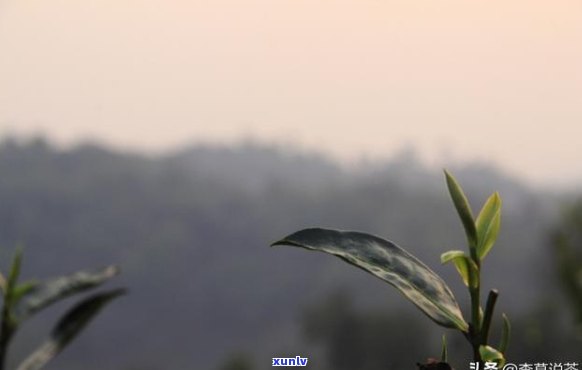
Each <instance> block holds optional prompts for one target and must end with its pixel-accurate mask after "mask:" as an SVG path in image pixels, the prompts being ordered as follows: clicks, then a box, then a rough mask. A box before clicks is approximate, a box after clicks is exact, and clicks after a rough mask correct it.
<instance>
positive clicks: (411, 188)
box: [0, 138, 582, 370]
mask: <svg viewBox="0 0 582 370" xmlns="http://www.w3.org/2000/svg"><path fill="white" fill-rule="evenodd" d="M450 170H451V171H452V172H453V173H454V174H455V175H456V176H457V178H458V179H459V181H460V182H461V183H462V184H463V187H464V188H465V190H466V192H467V194H468V195H469V198H470V201H471V203H472V204H473V205H474V208H477V206H478V205H480V204H482V202H483V201H484V200H485V197H486V196H487V195H488V194H490V193H491V192H493V191H496V190H498V191H499V192H500V193H501V196H502V198H503V200H504V207H503V216H502V228H501V233H500V238H499V242H498V246H497V247H496V249H495V251H494V252H492V254H491V256H490V258H489V259H488V261H487V264H486V266H485V272H484V276H485V278H486V280H485V282H484V285H485V287H486V288H492V287H496V288H499V289H500V291H501V296H500V299H499V312H501V311H505V312H507V313H508V315H509V316H510V318H512V321H513V322H514V323H515V335H514V338H513V341H512V346H510V351H509V355H510V356H511V355H513V356H515V358H516V359H523V360H529V361H533V360H535V359H536V356H539V357H542V358H541V360H545V361H549V360H563V361H566V360H578V361H579V360H580V358H579V357H580V351H579V348H581V347H580V346H581V344H582V342H580V341H579V340H580V336H579V334H576V333H575V332H574V330H570V329H569V328H570V327H571V325H570V324H571V320H573V315H571V311H570V309H569V307H568V301H567V300H566V299H565V297H564V296H563V293H562V291H561V289H560V283H559V279H558V273H557V272H556V263H555V256H554V252H553V249H552V247H551V243H550V239H551V238H550V235H551V231H552V230H553V228H554V227H555V225H556V224H557V223H558V222H559V216H560V214H561V207H562V206H563V205H564V204H568V203H569V202H571V201H572V200H573V198H572V197H573V195H571V194H570V195H565V194H555V193H549V192H547V191H541V190H537V189H535V188H533V187H530V186H529V185H528V184H526V183H524V182H522V181H521V180H519V179H517V178H513V177H511V175H508V174H506V173H503V172H500V171H498V170H497V169H496V168H494V167H491V166H488V165H484V164H466V165H463V166H462V167H459V166H453V167H452V168H450ZM308 226H325V227H331V228H338V229H352V230H361V231H366V232H370V233H374V234H377V235H380V236H382V237H385V238H387V239H390V240H393V241H394V242H396V243H398V244H400V245H402V246H403V247H405V248H407V249H408V250H409V251H411V252H412V253H414V254H415V255H417V256H418V257H419V258H421V259H422V260H423V261H425V262H427V264H428V265H429V266H430V267H431V268H433V269H434V270H435V271H437V272H438V273H439V274H442V275H443V276H445V277H447V279H450V280H453V281H455V282H458V284H456V285H455V284H452V287H453V289H454V290H455V292H456V295H457V298H458V299H459V300H460V301H461V302H462V303H463V304H466V303H467V297H466V296H465V295H464V290H463V289H462V288H461V282H460V281H458V278H457V276H456V273H455V272H454V271H453V269H452V267H451V266H441V265H440V263H439V256H440V254H441V253H442V252H443V251H445V250H448V249H462V248H463V247H464V235H463V231H462V229H461V226H460V225H459V224H458V221H457V219H456V215H455V213H454V210H453V208H452V205H451V203H450V200H449V198H448V194H447V191H446V187H445V184H444V179H443V176H442V172H441V171H439V170H438V169H428V168H425V167H424V166H423V165H422V164H421V163H420V162H418V161H417V160H415V158H414V156H407V155H402V156H397V157H395V158H393V159H392V160H389V161H386V162H383V163H368V164H366V163H362V165H361V166H359V167H358V168H353V169H345V168H342V167H341V166H339V165H337V164H336V163H335V162H333V161H332V160H330V159H329V158H326V157H324V156H321V155H316V154H309V153H302V152H298V151H293V150H291V149H287V148H284V147H275V146H266V145H258V144H240V145H236V146H232V147H222V146H208V145H206V146H204V145H197V146H192V147H190V148H185V149H182V150H176V151H175V152H172V153H167V154H164V155H159V156H152V155H145V154H135V153H124V152H121V151H118V150H112V149H108V148H106V147H103V146H99V145H93V144H85V145H79V146H77V147H75V148H73V149H67V150H63V149H58V148H56V147H54V146H52V145H51V144H50V142H48V141H47V140H44V139H42V138H39V139H33V140H28V141H26V140H25V141H22V140H19V141H17V140H14V139H5V140H4V141H3V142H2V143H1V144H0V266H2V269H3V271H5V269H6V267H7V266H8V262H9V259H10V256H11V254H12V252H13V250H14V248H15V247H16V246H17V245H19V244H21V245H23V246H24V251H25V252H24V253H25V259H24V266H23V273H22V275H23V276H24V277H29V278H34V277H38V278H44V277H49V276H53V275H60V274H64V273H69V272H72V271H76V270H78V269H80V268H90V267H99V266H103V265H108V264H116V265H119V266H120V267H121V268H122V270H123V273H122V275H121V277H120V278H119V279H118V280H117V281H115V282H114V283H112V284H117V285H123V286H126V287H128V288H129V290H130V294H129V295H128V296H126V297H123V298H122V299H119V301H117V302H114V303H113V304H112V305H111V307H109V308H108V310H107V311H106V312H104V313H103V315H102V316H100V317H98V318H97V319H96V320H95V322H94V323H92V325H91V327H90V328H89V329H88V330H87V332H85V333H84V334H83V335H82V336H81V337H80V339H79V340H78V342H76V343H75V344H74V345H72V346H71V347H70V348H68V349H67V350H66V351H65V352H64V353H63V354H62V355H61V356H60V357H59V358H58V359H57V360H55V362H54V363H53V364H52V365H51V366H50V367H49V368H48V369H49V370H57V369H59V370H79V369H83V370H109V369H111V370H169V369H180V370H183V369H194V370H218V369H229V370H236V369H261V370H262V369H267V368H270V365H271V362H270V358H271V357H274V356H284V355H292V356H295V355H302V356H306V355H308V356H310V368H312V369H329V370H331V369H334V370H341V369H344V368H345V369H349V368H350V367H348V366H347V364H350V361H352V362H353V363H355V364H359V365H357V367H359V368H358V369H356V368H355V367H354V366H353V365H350V366H351V369H352V370H374V369H378V370H380V368H379V366H381V365H379V364H382V363H389V364H391V365H390V366H391V368H393V369H406V368H409V369H412V368H414V364H415V363H416V362H420V361H423V360H425V358H419V356H427V355H431V354H432V355H433V356H435V357H436V356H438V354H439V351H440V347H439V345H440V336H441V334H442V331H439V330H436V329H434V328H433V325H431V324H430V323H428V322H427V320H428V319H427V318H426V317H425V316H424V315H422V313H420V312H419V311H418V310H416V309H415V308H414V307H413V306H412V305H411V304H409V303H407V302H405V301H404V300H403V299H401V297H400V296H399V294H398V293H397V292H396V291H395V290H394V289H390V288H389V287H387V286H386V285H385V284H383V283H382V282H380V281H378V280H375V279H373V278H371V277H370V276H368V275H366V274H365V273H363V272H361V271H357V270H355V269H353V268H350V267H348V266H347V265H345V264H344V263H342V262H341V261H339V260H337V259H334V258H330V257H329V256H325V255H323V254H316V253H308V252H305V251H299V250H294V249H271V248H269V247H268V246H269V244H270V243H271V242H272V241H274V240H276V239H278V238H280V237H282V236H284V235H286V234H288V233H290V232H292V231H295V230H298V229H300V228H303V227H308ZM63 307H65V306H63V305H60V306H57V307H55V308H54V309H51V310H50V311H49V312H47V314H46V316H44V317H45V318H47V317H48V318H51V317H56V316H58V315H59V314H60V313H61V311H62V309H63ZM42 317H43V316H41V317H40V318H39V319H35V320H33V322H31V323H30V325H28V326H26V328H24V330H23V331H22V332H21V333H19V336H18V337H17V338H16V340H15V346H14V348H13V349H12V356H13V357H14V360H16V358H17V357H19V356H20V355H21V354H23V353H25V352H27V351H28V350H29V349H30V348H33V347H34V346H35V345H36V344H38V342H37V341H38V338H39V336H40V333H43V334H44V333H45V331H48V330H49V329H50V328H49V327H48V326H47V325H48V323H49V322H52V321H53V320H48V319H47V320H43V319H42ZM403 323H408V324H406V325H407V327H408V328H416V329H415V330H416V331H415V333H417V334H416V335H415V336H413V337H410V332H408V331H407V330H403V329H402V328H401V327H400V326H399V325H403ZM326 325H327V326H326ZM379 328H382V330H379ZM399 328H400V329H399ZM341 330H345V332H341ZM342 333H348V334H346V335H345V336H346V337H345V338H343V339H341V341H339V342H338V340H339V339H338V338H341V335H342ZM450 335H451V339H450V340H451V346H453V348H455V346H456V345H457V342H459V343H461V342H462V341H461V340H457V339H460V338H455V335H457V334H454V333H450ZM576 335H578V337H576ZM421 338H422V339H421ZM577 340H578V342H576V341H577ZM350 341H352V342H359V343H362V342H364V343H372V342H373V343H376V344H375V347H374V348H371V347H366V348H355V347H350V346H349V345H348V344H349V343H351V342H350ZM406 343H409V344H410V345H404V344H406ZM413 343H414V345H412V344H413ZM548 343H551V344H552V345H551V346H550V345H548ZM342 346H344V347H342ZM376 347H378V348H376ZM346 348H352V349H353V351H350V350H347V349H346ZM456 352H458V353H460V354H461V357H459V359H458V360H459V361H461V362H460V363H463V362H462V361H467V362H465V363H467V364H468V357H469V349H468V348H465V347H464V344H462V343H461V344H460V347H459V350H458V351H456ZM377 353H382V356H385V357H387V358H385V359H380V360H378V361H380V362H374V361H373V360H372V359H374V358H376V357H374V356H377ZM463 354H466V358H464V357H462V355H463ZM237 356H238V357H237ZM341 356H344V357H341ZM346 356H347V357H346ZM350 356H353V358H351V357H350ZM357 356H361V358H359V357H357ZM576 356H577V357H576ZM340 357H341V358H340ZM397 357H398V358H397ZM233 358H234V359H235V360H233ZM236 358H242V360H240V361H238V362H237V360H236ZM362 359H368V360H367V361H368V362H367V363H363V362H362V361H363V360H362ZM358 361H359V362H358ZM381 361H385V362H381ZM390 361H393V362H390ZM342 364H343V365H342ZM407 364H409V365H408V366H407ZM342 366H344V367H342ZM467 368H468V367H467Z"/></svg>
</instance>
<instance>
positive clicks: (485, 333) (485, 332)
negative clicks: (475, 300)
mask: <svg viewBox="0 0 582 370" xmlns="http://www.w3.org/2000/svg"><path fill="white" fill-rule="evenodd" d="M497 297H499V292H498V291H497V289H492V290H491V291H490V292H489V296H488V297H487V305H486V307H485V314H484V316H483V326H482V327H481V343H482V344H487V343H488V342H489V329H490V327H491V320H492V318H493V311H494V310H495V303H497Z"/></svg>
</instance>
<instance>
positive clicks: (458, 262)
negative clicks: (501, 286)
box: [441, 251, 479, 288]
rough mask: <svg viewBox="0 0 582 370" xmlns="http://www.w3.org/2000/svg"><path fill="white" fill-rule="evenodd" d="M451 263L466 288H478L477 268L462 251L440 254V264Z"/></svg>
mask: <svg viewBox="0 0 582 370" xmlns="http://www.w3.org/2000/svg"><path fill="white" fill-rule="evenodd" d="M448 262H453V264H454V265H455V268H456V269H457V272H458V273H459V275H461V278H462V279H463V283H465V285H466V286H468V287H471V288H476V287H477V286H479V274H478V271H479V268H478V267H477V265H476V264H475V262H473V260H471V259H470V258H469V257H468V256H466V255H465V253H464V252H463V251H448V252H445V253H443V254H441V263H448Z"/></svg>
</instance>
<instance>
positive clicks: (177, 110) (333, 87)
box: [0, 0, 582, 183]
mask: <svg viewBox="0 0 582 370" xmlns="http://www.w3.org/2000/svg"><path fill="white" fill-rule="evenodd" d="M38 132H42V133H46V134H48V135H49V136H50V137H51V138H52V139H54V140H55V141H57V142H59V143H62V144H65V145H69V144H71V143H74V142H77V141H78V140H83V139H87V138H92V139H97V140H100V141H104V142H107V143H110V144H113V145H117V146H124V147H130V148H133V149H140V150H143V149H145V150H165V149H168V148H171V147H173V146H176V145H181V144H185V143H188V142H193V141H194V142H196V141H204V142H208V141H210V142H221V143H222V142H232V141H235V140H237V139H239V138H241V137H246V136H252V137H254V138H257V139H261V140H265V141H273V140H274V141H276V142H279V143H286V144H288V145H298V146H300V147H302V148H307V149H317V150H320V151H325V152H329V153H331V154H332V155H334V156H336V157H338V158H340V159H341V160H343V161H346V162H350V161H354V160H357V159H359V158H360V157H361V156H362V155H366V156H368V157H371V158H380V157H387V156H390V155H391V154H394V153H395V152H397V151H398V150H400V149H402V148H403V147H406V146H410V145H412V146H415V147H416V148H418V150H419V152H420V154H421V155H422V157H423V158H424V159H425V160H426V161H427V162H429V163H435V164H438V165H443V164H445V165H446V164H447V162H448V161H465V160H472V159H480V160H486V161H490V162H494V163H501V164H502V165H503V166H504V168H505V169H506V170H508V171H513V172H515V173H516V174H517V175H518V176H523V177H525V178H528V179H532V180H536V181H541V182H543V183H550V182H551V181H552V179H560V182H564V181H572V180H577V181H580V182H582V142H581V141H582V140H581V138H582V2H581V1H580V0H553V1H547V0H544V1H540V0H518V1H511V0H487V1H485V0H483V1H471V0H464V1H463V0H436V1H435V0H426V1H416V0H402V1H391V0H248V1H246V0H207V1H195V0H188V1H186V0H179V1H178V0H163V1H162V0H157V1H155V0H133V1H129V0H116V1H113V0H100V1H96V0H95V1H88V0H86V1H82V0H81V1H79V0H50V1H47V0H4V1H1V0H0V135H6V134H9V133H17V134H22V133H23V134H27V133H38Z"/></svg>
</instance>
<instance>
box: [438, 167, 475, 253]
mask: <svg viewBox="0 0 582 370" xmlns="http://www.w3.org/2000/svg"><path fill="white" fill-rule="evenodd" d="M445 177H446V181H447V187H448V188H449V194H450V195H451V199H452V200H453V204H454V205H455V209H456V210H457V213H458V214H459V218H460V219H461V222H462V223H463V227H464V229H465V234H466V235H467V242H468V243H469V248H471V249H475V248H476V247H477V228H476V226H475V220H474V219H473V212H472V211H471V206H470V205H469V201H468V200H467V197H466V196H465V193H464V192H463V189H462V188H461V186H460V185H459V183H458V182H457V180H456V179H455V178H454V177H453V175H451V174H450V173H449V172H448V171H447V170H445Z"/></svg>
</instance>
